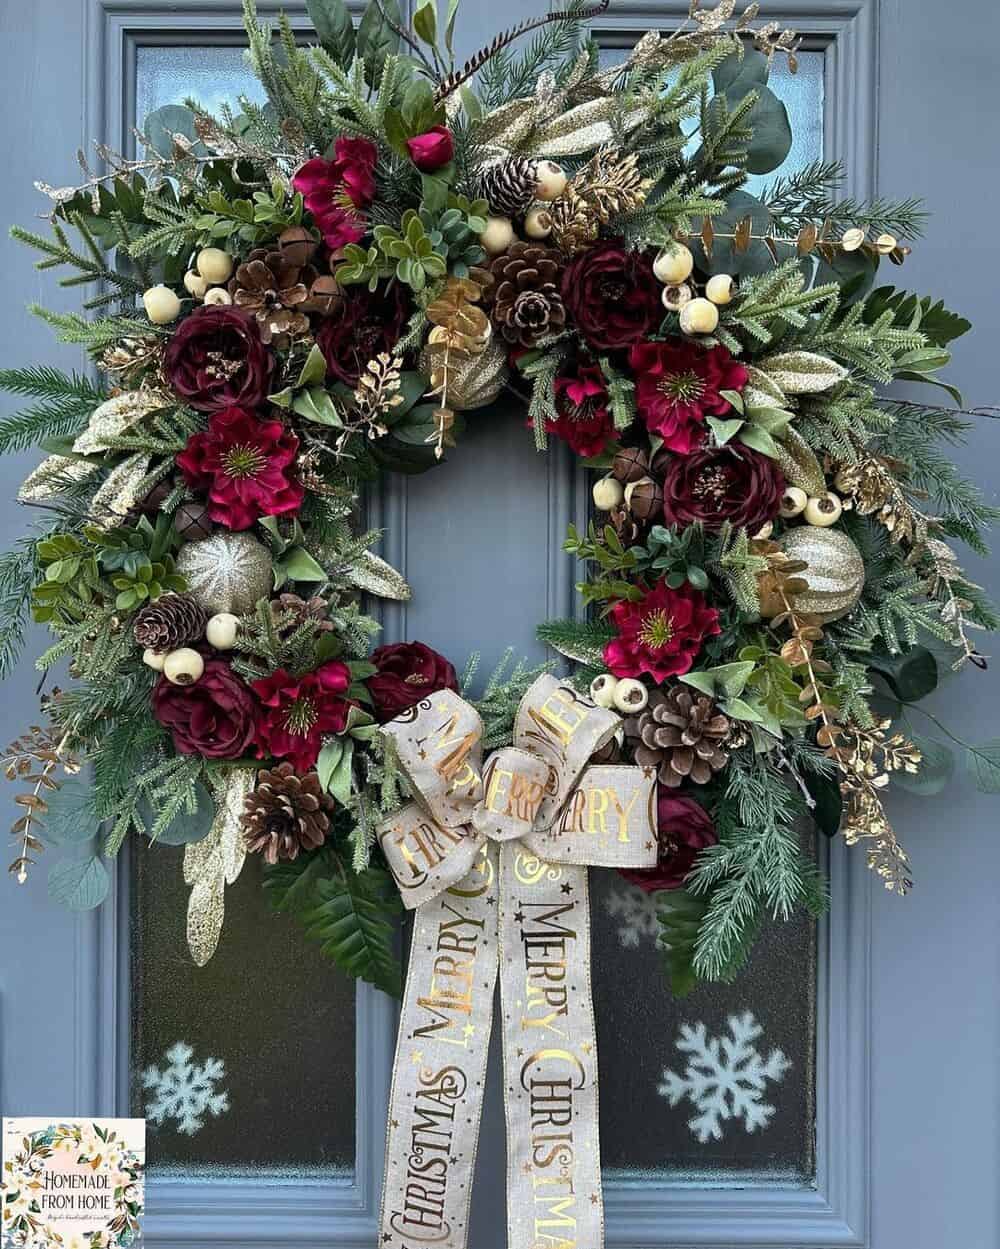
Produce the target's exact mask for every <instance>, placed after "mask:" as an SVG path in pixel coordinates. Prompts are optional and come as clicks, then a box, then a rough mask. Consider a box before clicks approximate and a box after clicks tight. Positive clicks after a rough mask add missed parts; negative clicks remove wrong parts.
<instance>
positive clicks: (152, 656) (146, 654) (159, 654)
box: [142, 646, 167, 672]
mask: <svg viewBox="0 0 1000 1249" xmlns="http://www.w3.org/2000/svg"><path fill="white" fill-rule="evenodd" d="M166 657H167V656H166V652H164V651H154V650H150V648H149V647H148V646H147V647H146V649H145V650H144V651H143V652H142V662H143V663H144V664H146V665H147V666H148V667H150V668H152V669H153V671H154V672H162V671H163V661H164V660H165V659H166Z"/></svg>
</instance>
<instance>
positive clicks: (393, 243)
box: [374, 208, 448, 291]
mask: <svg viewBox="0 0 1000 1249" xmlns="http://www.w3.org/2000/svg"><path fill="white" fill-rule="evenodd" d="M401 224H402V229H401V230H394V229H393V228H392V226H376V227H375V230H374V235H375V243H376V245H377V247H378V249H379V251H380V253H381V254H382V255H383V256H386V257H387V258H389V259H390V260H392V261H394V262H395V270H394V271H395V275H396V277H397V278H398V279H399V280H400V282H404V283H405V284H406V285H407V286H410V287H412V288H413V290H415V291H422V290H423V289H424V287H425V286H426V285H427V280H428V278H430V279H434V278H443V277H444V275H445V274H446V273H447V272H448V264H447V261H446V259H445V257H444V256H443V255H442V254H441V252H440V251H439V250H437V249H438V248H440V247H442V246H443V239H442V236H441V234H440V233H439V232H438V231H436V230H435V231H432V233H430V234H428V233H427V231H426V230H425V229H424V223H423V222H422V221H421V220H420V214H419V213H417V212H416V211H415V210H414V209H412V208H408V209H407V210H406V212H405V213H404V214H403V220H402V223H401Z"/></svg>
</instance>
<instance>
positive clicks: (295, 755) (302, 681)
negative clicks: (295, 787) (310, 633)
mask: <svg viewBox="0 0 1000 1249" xmlns="http://www.w3.org/2000/svg"><path fill="white" fill-rule="evenodd" d="M350 684H351V673H350V669H349V668H348V667H347V664H343V663H341V662H340V661H339V660H336V659H335V660H332V661H331V662H330V663H326V664H323V665H322V666H321V667H319V668H317V669H316V670H315V672H307V673H306V674H305V676H301V677H293V676H291V675H290V674H289V673H287V672H286V671H285V670H284V668H279V669H278V670H277V672H273V673H272V674H271V675H270V676H269V677H263V678H262V679H261V680H259V681H254V683H253V688H254V691H255V692H256V694H257V697H258V698H259V699H260V701H261V703H262V704H263V708H262V710H261V714H260V718H259V720H258V724H257V755H258V757H259V758H261V759H263V758H266V757H267V756H268V755H270V756H273V757H274V758H275V759H288V760H289V761H290V762H291V763H292V764H293V765H294V767H295V770H296V772H307V771H308V770H309V769H310V768H311V767H312V766H313V765H314V764H315V762H316V760H317V758H318V757H319V752H320V748H321V747H322V745H323V738H324V737H325V736H326V735H327V734H328V733H343V731H344V729H345V728H346V727H347V713H348V711H349V710H350V709H351V706H352V703H351V702H350V701H349V700H348V699H346V698H344V694H346V692H347V690H348V688H349V686H350Z"/></svg>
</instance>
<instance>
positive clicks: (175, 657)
mask: <svg viewBox="0 0 1000 1249" xmlns="http://www.w3.org/2000/svg"><path fill="white" fill-rule="evenodd" d="M204 671H205V661H204V659H202V657H201V656H200V655H199V654H198V652H197V651H196V650H192V649H191V647H190V646H182V647H181V648H180V649H179V650H175V651H171V652H170V653H169V654H168V655H167V657H166V659H164V661H163V675H164V676H165V677H166V678H167V680H168V681H169V682H170V684H171V685H194V683H195V681H197V680H198V678H199V677H200V676H201V674H202V673H203V672H204Z"/></svg>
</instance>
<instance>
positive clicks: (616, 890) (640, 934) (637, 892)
mask: <svg viewBox="0 0 1000 1249" xmlns="http://www.w3.org/2000/svg"><path fill="white" fill-rule="evenodd" d="M604 909H605V910H606V911H607V913H608V914H609V915H610V916H611V917H612V919H620V920H621V921H622V922H621V925H620V926H619V928H618V940H619V941H620V942H621V943H622V945H623V947H624V948H625V949H629V948H633V949H634V948H635V947H637V946H638V945H639V943H640V942H641V941H642V940H643V939H644V938H645V937H649V938H655V937H656V934H657V933H658V932H659V927H660V926H659V922H658V921H657V918H656V894H655V893H647V892H646V891H645V889H640V888H639V887H638V886H637V885H627V884H625V883H624V881H623V882H622V883H621V884H620V885H619V884H615V885H613V886H612V888H611V889H609V890H608V892H607V894H606V895H605V898H604Z"/></svg>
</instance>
